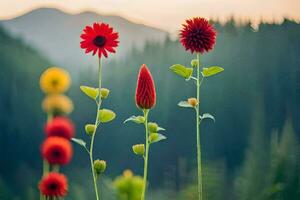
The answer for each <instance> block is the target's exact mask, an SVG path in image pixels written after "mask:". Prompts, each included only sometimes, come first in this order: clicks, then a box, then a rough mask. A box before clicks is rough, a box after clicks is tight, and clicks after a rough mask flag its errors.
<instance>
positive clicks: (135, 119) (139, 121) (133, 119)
mask: <svg viewBox="0 0 300 200" xmlns="http://www.w3.org/2000/svg"><path fill="white" fill-rule="evenodd" d="M129 121H131V122H134V123H137V124H142V123H144V122H145V117H143V116H134V115H133V116H131V117H129V118H128V119H126V120H125V121H124V123H126V122H129Z"/></svg>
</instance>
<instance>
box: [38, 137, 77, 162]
mask: <svg viewBox="0 0 300 200" xmlns="http://www.w3.org/2000/svg"><path fill="white" fill-rule="evenodd" d="M41 151H42V156H43V158H44V159H45V160H47V161H48V162H49V163H50V164H59V165H65V164H68V163H69V162H70V160H71V158H72V155H73V149H72V145H71V143H70V141H69V140H67V139H65V138H62V137H49V138H47V139H46V140H45V141H44V143H43V144H42V149H41Z"/></svg>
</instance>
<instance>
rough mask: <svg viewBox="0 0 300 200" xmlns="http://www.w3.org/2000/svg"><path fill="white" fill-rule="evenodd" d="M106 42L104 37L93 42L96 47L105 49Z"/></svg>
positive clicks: (99, 37) (96, 38)
mask: <svg viewBox="0 0 300 200" xmlns="http://www.w3.org/2000/svg"><path fill="white" fill-rule="evenodd" d="M105 42H106V38H105V37H104V36H97V37H95V39H94V40H93V43H94V45H96V46H97V47H103V46H104V45H105Z"/></svg>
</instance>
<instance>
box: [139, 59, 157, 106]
mask: <svg viewBox="0 0 300 200" xmlns="http://www.w3.org/2000/svg"><path fill="white" fill-rule="evenodd" d="M135 102H136V105H137V106H138V107H139V108H142V109H151V108H152V107H153V106H155V103H156V92H155V85H154V81H153V78H152V75H151V73H150V71H149V69H148V68H147V66H146V65H145V64H143V65H142V66H141V68H140V71H139V75H138V80H137V86H136V93H135Z"/></svg>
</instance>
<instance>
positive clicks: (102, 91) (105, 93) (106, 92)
mask: <svg viewBox="0 0 300 200" xmlns="http://www.w3.org/2000/svg"><path fill="white" fill-rule="evenodd" d="M100 95H101V99H106V98H107V97H108V95H109V89H106V88H101V89H100Z"/></svg>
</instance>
